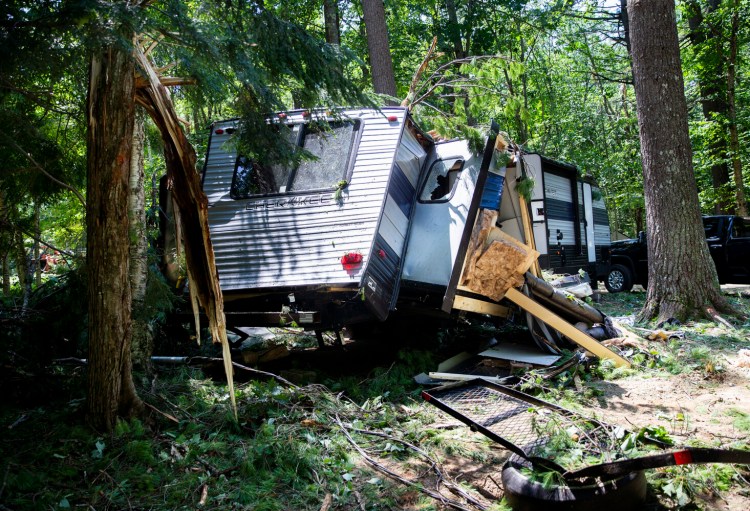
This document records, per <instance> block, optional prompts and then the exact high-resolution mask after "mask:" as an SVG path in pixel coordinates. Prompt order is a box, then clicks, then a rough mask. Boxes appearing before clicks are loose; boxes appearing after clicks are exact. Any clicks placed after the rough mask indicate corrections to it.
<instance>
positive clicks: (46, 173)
mask: <svg viewBox="0 0 750 511" xmlns="http://www.w3.org/2000/svg"><path fill="white" fill-rule="evenodd" d="M0 135H2V137H3V138H4V139H5V140H7V141H8V143H9V144H10V145H11V146H12V147H13V148H14V149H16V150H17V151H18V152H19V153H21V154H23V155H24V156H25V157H26V159H27V160H29V162H30V163H31V164H32V165H33V166H34V167H35V168H36V169H37V170H38V171H39V172H41V173H42V174H44V175H45V176H47V177H48V178H49V179H50V180H51V181H52V182H54V183H57V184H58V185H60V186H62V187H63V188H65V189H66V190H70V191H71V192H73V194H74V195H75V196H76V197H77V198H78V200H79V201H80V202H81V204H82V205H83V207H84V208H86V199H84V198H83V195H81V192H79V191H78V190H76V189H75V188H73V187H72V186H70V185H69V184H67V183H64V182H62V181H60V180H59V179H57V178H56V177H55V176H53V175H52V174H50V173H49V172H47V171H46V170H44V167H42V166H41V165H39V163H37V161H36V160H35V159H34V157H33V156H31V153H27V152H26V151H24V150H23V147H21V146H20V145H18V144H17V143H16V141H15V140H13V139H12V138H11V137H10V135H8V134H7V133H5V132H4V131H0Z"/></svg>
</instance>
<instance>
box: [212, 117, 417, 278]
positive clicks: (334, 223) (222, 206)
mask: <svg viewBox="0 0 750 511" xmlns="http://www.w3.org/2000/svg"><path fill="white" fill-rule="evenodd" d="M345 115H346V116H349V117H351V118H358V119H360V120H361V121H362V125H361V130H362V134H361V138H360V141H359V145H358V147H355V148H354V150H355V151H356V158H355V162H354V168H353V172H352V177H351V180H350V182H349V185H348V187H347V188H346V189H345V190H344V192H343V200H342V201H340V202H337V201H336V200H334V198H333V189H331V191H323V192H318V193H290V194H286V195H280V196H276V197H266V198H253V199H244V200H234V199H232V198H231V197H230V196H229V192H230V187H231V182H232V173H233V171H234V162H235V158H236V154H235V153H234V151H233V150H231V147H229V146H227V145H225V144H226V142H227V141H228V139H229V137H228V136H227V135H220V136H217V135H216V134H214V135H213V136H212V138H211V143H210V149H209V153H208V158H207V163H206V169H205V175H204V190H205V192H206V195H207V196H208V199H209V225H210V228H211V240H212V242H213V246H214V252H215V254H216V265H217V268H218V271H219V280H220V283H221V287H222V290H224V291H236V290H244V289H259V288H274V287H294V286H308V285H327V286H344V285H353V286H359V283H360V280H361V277H362V271H363V269H364V268H365V267H366V264H367V260H366V259H367V257H368V256H369V254H370V249H371V247H372V243H373V240H374V237H375V228H376V225H377V222H378V219H379V218H380V215H381V211H382V207H383V204H384V201H385V190H386V184H387V182H388V178H389V176H390V173H391V169H392V167H393V162H394V155H395V152H396V147H397V144H398V141H399V136H400V133H401V130H402V128H403V124H404V120H405V117H406V112H405V110H404V109H401V108H391V109H384V110H383V113H379V112H374V111H372V110H362V111H359V110H352V111H347V112H345ZM391 115H395V116H396V117H397V120H396V121H388V120H387V118H386V117H385V116H391ZM313 117H314V115H313ZM288 121H290V122H294V123H297V122H302V121H303V117H302V115H301V113H299V114H289V117H288ZM220 126H222V125H221V124H217V126H215V128H216V127H220ZM214 131H215V130H214ZM227 149H230V151H229V152H228V151H227ZM331 185H332V186H333V185H334V183H331ZM348 252H360V253H361V254H362V255H363V257H364V258H365V261H363V264H362V265H360V266H358V267H357V268H355V269H353V270H348V271H347V270H346V269H344V268H343V267H342V264H341V256H342V255H344V254H345V253H348Z"/></svg>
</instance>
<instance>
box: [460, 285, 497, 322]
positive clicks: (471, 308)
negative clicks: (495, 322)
mask: <svg viewBox="0 0 750 511" xmlns="http://www.w3.org/2000/svg"><path fill="white" fill-rule="evenodd" d="M459 289H462V288H461V287H459ZM453 308H454V309H458V310H462V311H467V312H476V313H477V314H488V315H490V316H496V317H498V318H507V317H508V316H509V315H510V309H509V308H508V307H504V306H502V305H498V304H496V303H493V302H485V301H482V300H477V299H475V298H469V297H468V296H461V295H458V296H456V299H455V300H454V301H453Z"/></svg>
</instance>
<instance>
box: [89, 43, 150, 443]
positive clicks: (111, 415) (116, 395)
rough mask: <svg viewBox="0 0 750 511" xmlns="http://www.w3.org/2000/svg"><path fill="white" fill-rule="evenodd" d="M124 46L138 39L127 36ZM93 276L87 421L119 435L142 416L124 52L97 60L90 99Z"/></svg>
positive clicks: (131, 81) (128, 57)
mask: <svg viewBox="0 0 750 511" xmlns="http://www.w3.org/2000/svg"><path fill="white" fill-rule="evenodd" d="M120 36H121V39H122V40H126V41H128V40H132V34H128V33H126V32H125V31H122V32H121V33H120ZM87 117H88V133H87V145H88V154H87V159H88V164H87V165H88V174H87V187H86V194H87V195H86V201H87V202H86V203H87V206H86V226H87V230H86V234H87V243H86V268H87V274H88V297H89V309H88V316H89V352H88V361H89V363H88V368H89V371H88V403H87V405H88V417H87V418H88V421H89V423H90V424H91V425H92V426H93V427H94V428H95V429H97V430H103V431H112V429H113V428H114V426H115V424H116V422H117V418H118V416H119V417H124V418H128V417H131V416H133V415H135V414H140V413H141V412H142V411H143V403H142V402H141V400H140V398H139V397H138V395H137V393H136V391H135V385H134V384H133V378H132V362H131V355H130V341H131V294H130V275H129V250H128V249H129V246H130V244H129V237H128V234H129V229H130V224H129V221H128V208H127V204H128V178H129V176H130V161H131V152H132V143H133V123H134V117H135V67H134V62H133V58H132V54H131V53H130V52H128V51H126V50H124V49H123V48H122V47H120V46H119V45H117V44H112V45H110V46H106V47H104V48H102V49H101V50H99V51H97V52H95V54H94V55H93V56H92V58H91V64H90V70H89V92H88V111H87Z"/></svg>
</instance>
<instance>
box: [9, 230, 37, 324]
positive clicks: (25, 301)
mask: <svg viewBox="0 0 750 511" xmlns="http://www.w3.org/2000/svg"><path fill="white" fill-rule="evenodd" d="M14 238H15V239H14V240H13V241H14V243H13V245H14V246H15V249H16V273H17V274H18V285H19V287H20V288H21V289H22V290H23V298H22V301H21V314H22V315H25V314H26V309H27V308H28V307H29V298H30V297H31V279H32V277H33V272H32V270H31V267H32V266H31V259H32V257H31V255H29V254H27V253H26V242H25V240H24V236H23V233H22V232H21V231H18V230H17V231H16V232H15V234H14Z"/></svg>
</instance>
